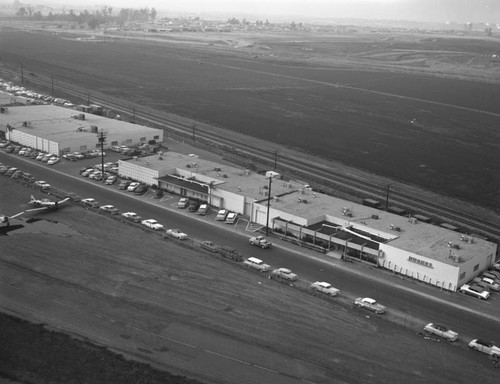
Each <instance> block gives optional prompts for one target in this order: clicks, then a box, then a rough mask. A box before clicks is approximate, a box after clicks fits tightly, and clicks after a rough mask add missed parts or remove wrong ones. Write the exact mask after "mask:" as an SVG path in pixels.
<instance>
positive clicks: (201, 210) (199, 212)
mask: <svg viewBox="0 0 500 384" xmlns="http://www.w3.org/2000/svg"><path fill="white" fill-rule="evenodd" d="M208 209H209V207H208V204H201V205H200V207H199V208H198V210H197V211H196V214H197V215H201V216H205V215H206V214H207V213H208Z"/></svg>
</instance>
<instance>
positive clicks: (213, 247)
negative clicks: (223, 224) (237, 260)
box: [200, 240, 220, 253]
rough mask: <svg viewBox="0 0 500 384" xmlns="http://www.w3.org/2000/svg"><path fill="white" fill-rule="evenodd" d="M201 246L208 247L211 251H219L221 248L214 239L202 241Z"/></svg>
mask: <svg viewBox="0 0 500 384" xmlns="http://www.w3.org/2000/svg"><path fill="white" fill-rule="evenodd" d="M200 247H201V248H203V249H206V250H207V251H210V252H214V253H216V252H219V250H220V247H219V246H218V245H217V244H215V243H214V242H213V241H210V240H204V241H202V242H201V243H200Z"/></svg>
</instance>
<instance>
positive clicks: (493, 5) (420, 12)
mask: <svg viewBox="0 0 500 384" xmlns="http://www.w3.org/2000/svg"><path fill="white" fill-rule="evenodd" d="M86 1H91V0H86ZM100 2H103V3H106V4H113V5H114V6H118V5H119V4H121V5H122V6H124V7H134V8H137V7H141V6H149V7H155V8H156V9H157V10H160V9H166V10H169V9H170V10H185V11H189V12H207V11H215V12H216V11H227V12H234V13H239V12H242V13H243V12H244V13H247V14H269V15H282V16H287V15H290V16H300V15H302V16H304V17H331V18H371V19H373V18H376V19H404V20H418V21H457V22H465V21H473V22H474V21H475V22H478V21H484V22H490V23H500V0H143V1H141V2H137V1H135V0H108V1H106V0H104V1H103V0H100Z"/></svg>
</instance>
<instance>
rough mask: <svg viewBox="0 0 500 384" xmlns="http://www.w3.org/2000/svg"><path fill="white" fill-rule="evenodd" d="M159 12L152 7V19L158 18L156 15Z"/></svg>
mask: <svg viewBox="0 0 500 384" xmlns="http://www.w3.org/2000/svg"><path fill="white" fill-rule="evenodd" d="M157 14H158V12H157V11H156V9H154V8H151V12H150V15H151V20H153V21H154V20H155V19H156V15H157Z"/></svg>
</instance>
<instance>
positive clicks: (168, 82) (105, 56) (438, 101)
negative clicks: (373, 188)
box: [0, 28, 500, 209]
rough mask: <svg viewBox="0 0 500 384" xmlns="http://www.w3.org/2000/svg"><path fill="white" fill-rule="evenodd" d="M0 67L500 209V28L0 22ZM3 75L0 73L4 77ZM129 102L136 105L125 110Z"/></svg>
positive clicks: (27, 79) (26, 77)
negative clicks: (81, 29) (79, 28)
mask: <svg viewBox="0 0 500 384" xmlns="http://www.w3.org/2000/svg"><path fill="white" fill-rule="evenodd" d="M0 37H1V42H2V47H1V55H2V64H3V65H4V66H5V67H9V68H16V67H17V68H19V63H23V67H24V73H25V81H26V82H27V83H28V86H29V79H30V76H34V77H45V78H49V77H50V76H52V77H53V80H54V81H55V82H56V83H57V84H71V85H72V86H78V87H80V88H81V89H83V90H85V91H87V92H89V94H92V93H96V92H99V93H100V94H103V95H108V96H110V97H114V98H118V99H121V100H124V101H126V102H127V103H129V104H130V106H135V107H136V108H137V109H139V110H140V108H141V106H142V107H144V108H145V107H147V108H153V109H156V110H160V111H163V112H168V113H172V114H175V115H179V116H184V117H188V118H190V119H194V120H195V121H200V122H202V123H205V124H209V125H212V126H214V127H219V128H223V129H225V130H226V131H227V134H228V135H230V134H231V132H238V133H243V134H245V135H248V136H252V137H257V138H261V139H265V140H267V141H269V142H273V143H275V144H276V147H277V149H279V147H280V146H282V147H286V148H288V149H290V148H291V149H294V150H296V151H297V152H298V153H300V152H302V153H305V154H308V155H312V156H318V157H320V158H322V159H328V160H330V161H335V162H340V163H343V164H345V166H347V167H353V168H356V169H362V170H365V171H368V172H370V173H373V174H378V175H382V176H385V177H389V178H392V179H395V180H399V181H402V182H405V183H410V184H414V185H418V186H420V187H424V188H426V189H429V190H432V191H435V192H438V193H442V194H444V195H448V196H453V197H457V198H460V199H463V200H466V201H468V202H471V203H477V204H480V205H483V206H486V207H491V208H494V209H500V194H499V193H498V191H499V190H500V162H498V161H497V154H498V152H499V149H500V137H499V131H498V126H499V125H500V103H498V99H499V96H500V83H499V79H500V62H497V61H495V60H494V57H496V56H494V54H495V53H498V52H497V50H498V37H495V36H494V37H492V38H488V39H486V38H479V37H477V36H471V37H467V36H453V35H444V36H439V35H437V36H433V37H429V36H428V35H426V34H421V35H404V34H399V35H398V34H395V35H388V34H383V33H380V34H370V33H364V34H363V33H351V34H345V35H337V34H320V35H312V34H310V33H299V32H294V33H292V32H290V33H275V34H266V33H257V34H255V35H250V34H243V33H240V34H238V33H233V34H215V33H214V34H201V33H200V34H178V35H175V34H170V35H166V36H165V35H164V34H148V33H139V32H137V33H134V32H125V33H121V34H118V33H116V34H115V35H113V36H112V35H110V34H98V35H97V36H94V38H93V39H89V38H88V37H89V36H88V35H87V36H83V37H85V38H82V36H80V35H78V33H63V32H62V31H58V30H56V31H54V30H50V31H49V30H45V31H44V32H38V31H21V30H12V29H8V28H3V29H2V30H1V31H0ZM0 76H1V72H0ZM131 108H132V107H131Z"/></svg>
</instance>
